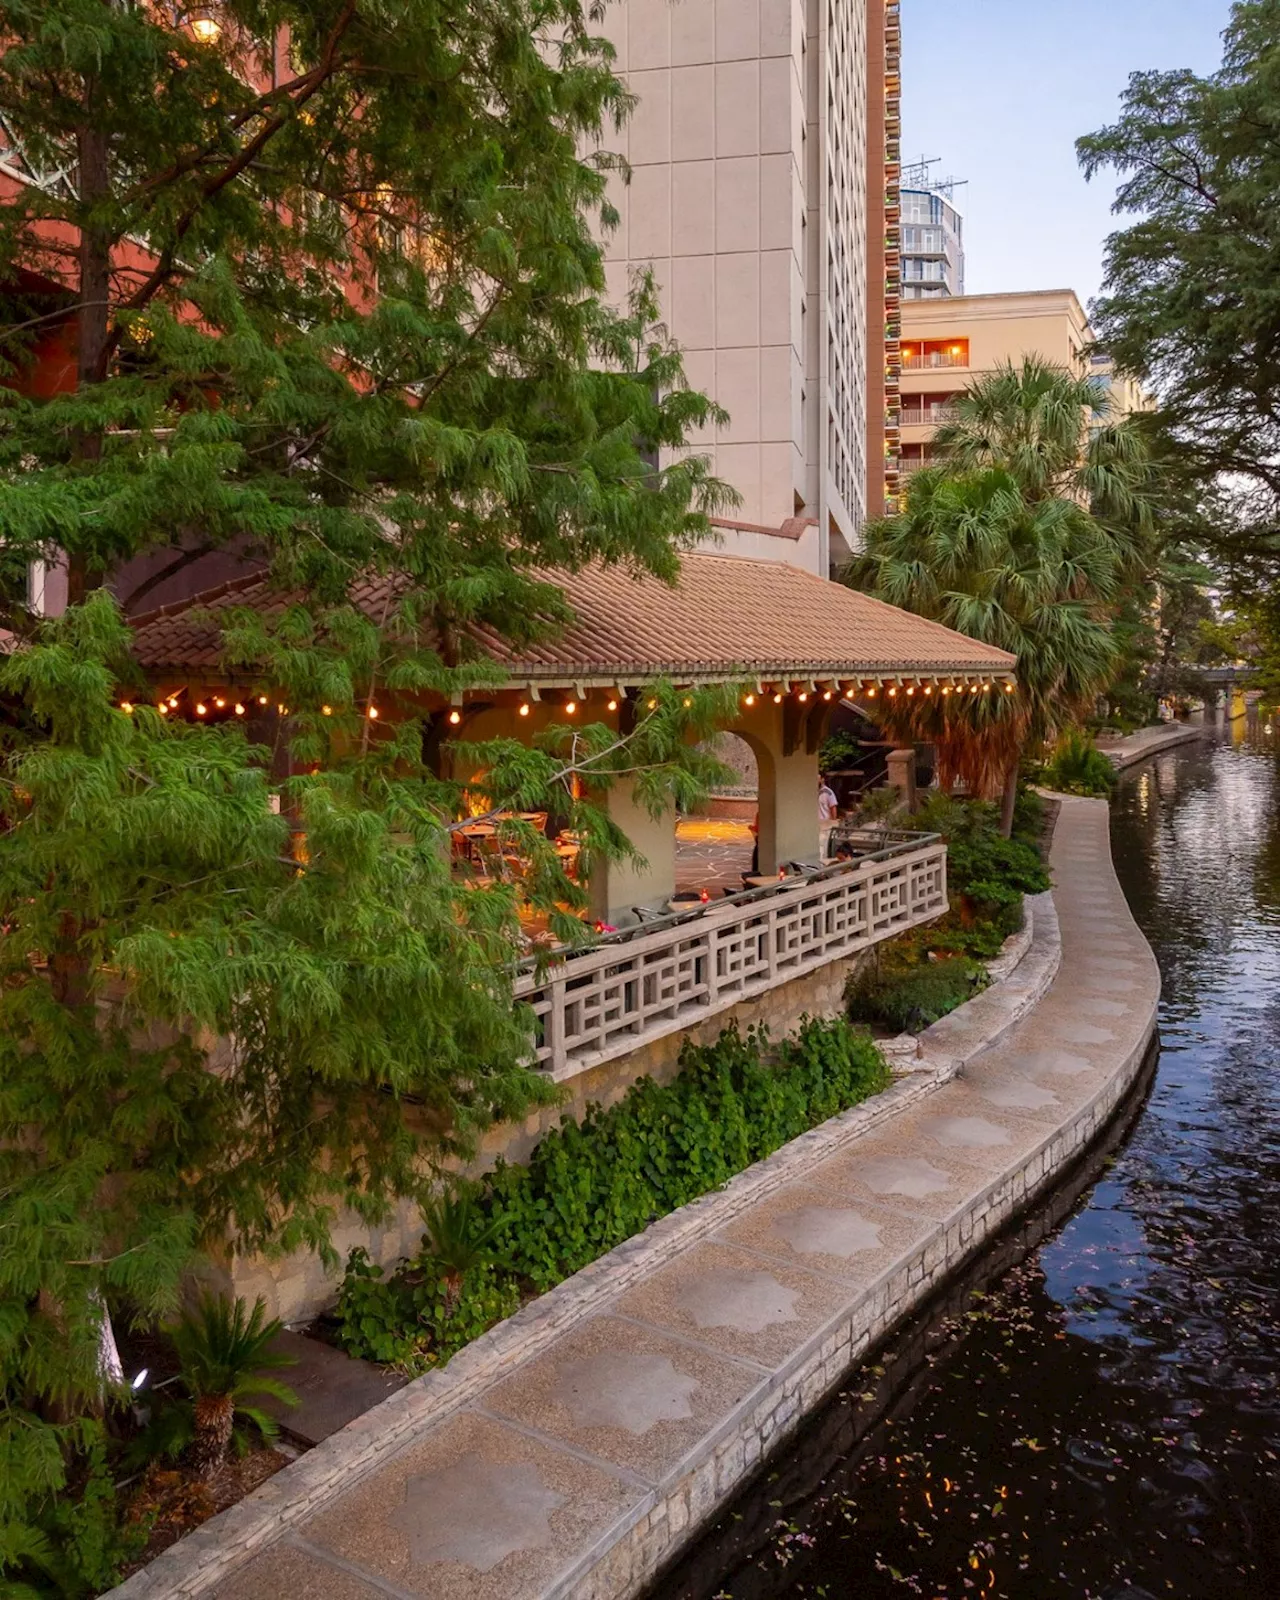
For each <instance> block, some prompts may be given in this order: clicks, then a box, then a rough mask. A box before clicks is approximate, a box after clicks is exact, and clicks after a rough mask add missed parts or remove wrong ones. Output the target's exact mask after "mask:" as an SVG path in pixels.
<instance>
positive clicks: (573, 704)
mask: <svg viewBox="0 0 1280 1600" xmlns="http://www.w3.org/2000/svg"><path fill="white" fill-rule="evenodd" d="M577 709H578V702H577V701H576V700H566V701H565V703H564V710H565V715H566V716H568V717H571V716H572V715H573V714H574V712H575V711H576V710H577Z"/></svg>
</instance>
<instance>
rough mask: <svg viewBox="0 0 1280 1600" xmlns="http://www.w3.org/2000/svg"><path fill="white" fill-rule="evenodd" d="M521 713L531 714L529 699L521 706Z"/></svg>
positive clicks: (523, 715) (524, 714) (522, 714)
mask: <svg viewBox="0 0 1280 1600" xmlns="http://www.w3.org/2000/svg"><path fill="white" fill-rule="evenodd" d="M520 715H521V716H522V717H527V716H528V715H529V705H528V702H527V701H526V702H525V704H523V705H522V706H521V707H520Z"/></svg>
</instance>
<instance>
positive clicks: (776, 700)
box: [773, 693, 782, 706]
mask: <svg viewBox="0 0 1280 1600" xmlns="http://www.w3.org/2000/svg"><path fill="white" fill-rule="evenodd" d="M773 703H774V705H775V706H780V705H781V704H782V695H781V693H779V694H775V695H774V697H773Z"/></svg>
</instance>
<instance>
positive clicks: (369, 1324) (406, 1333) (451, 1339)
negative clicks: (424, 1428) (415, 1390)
mask: <svg viewBox="0 0 1280 1600" xmlns="http://www.w3.org/2000/svg"><path fill="white" fill-rule="evenodd" d="M519 1303H520V1293H519V1289H518V1288H517V1286H516V1285H515V1283H513V1282H512V1281H511V1279H510V1278H509V1277H507V1276H505V1275H503V1274H501V1273H500V1272H499V1271H498V1269H497V1268H496V1267H495V1266H494V1265H493V1264H492V1263H490V1262H484V1261H477V1262H476V1263H475V1264H474V1265H472V1266H470V1267H468V1268H467V1270H466V1271H465V1272H464V1273H462V1274H461V1281H460V1284H459V1286H458V1288H457V1289H456V1291H455V1290H451V1289H450V1287H449V1286H448V1285H447V1284H446V1281H445V1279H444V1277H443V1275H441V1274H440V1273H439V1272H438V1270H436V1267H435V1263H434V1262H433V1261H432V1259H431V1258H430V1256H429V1254H427V1253H426V1252H424V1254H423V1255H421V1256H419V1257H417V1258H416V1259H415V1260H414V1261H412V1262H406V1263H405V1264H404V1265H403V1266H401V1267H400V1268H399V1269H398V1270H397V1271H395V1272H393V1273H392V1274H391V1276H390V1277H389V1278H386V1279H384V1278H383V1275H382V1270H381V1268H379V1267H376V1266H374V1265H373V1263H372V1262H371V1261H370V1260H369V1256H368V1252H367V1251H365V1250H363V1249H360V1248H357V1249H355V1250H353V1251H352V1252H351V1254H350V1256H349V1257H348V1258H347V1270H346V1275H345V1276H344V1278H343V1280H342V1287H341V1289H340V1290H339V1292H338V1308H337V1336H338V1340H339V1343H340V1344H341V1345H342V1347H343V1349H344V1350H346V1351H347V1352H348V1353H349V1354H350V1355H353V1356H358V1357H360V1358H361V1359H363V1360H366V1361H380V1362H382V1363H384V1364H385V1365H387V1366H393V1367H399V1368H400V1369H402V1370H403V1371H406V1372H411V1373H420V1372H425V1371H427V1370H428V1369H429V1368H430V1367H432V1366H434V1365H436V1364H437V1363H439V1362H443V1361H447V1360H448V1359H449V1357H450V1356H451V1355H453V1354H454V1352H455V1351H457V1350H460V1349H461V1348H462V1347H463V1345H465V1344H469V1343H470V1341H471V1340H472V1339H475V1338H478V1337H479V1336H480V1334H482V1333H483V1332H484V1331H485V1329H486V1328H489V1327H491V1326H492V1325H493V1324H494V1323H495V1322H500V1321H501V1320H502V1318H503V1317H509V1316H510V1315H511V1313H512V1312H513V1311H515V1310H516V1309H517V1307H518V1306H519Z"/></svg>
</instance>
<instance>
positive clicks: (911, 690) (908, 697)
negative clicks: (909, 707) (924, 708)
mask: <svg viewBox="0 0 1280 1600" xmlns="http://www.w3.org/2000/svg"><path fill="white" fill-rule="evenodd" d="M915 692H916V691H915V689H914V688H909V689H908V690H907V699H908V700H909V699H910V698H911V696H912V695H913V694H914V693H915Z"/></svg>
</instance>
